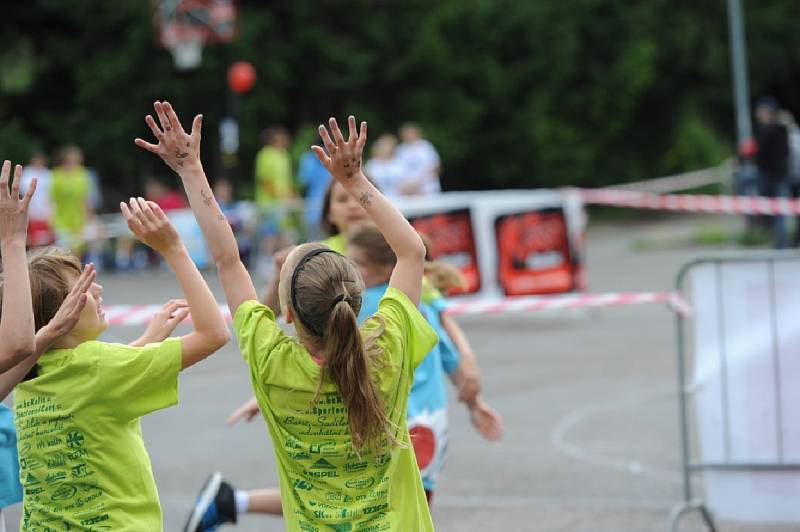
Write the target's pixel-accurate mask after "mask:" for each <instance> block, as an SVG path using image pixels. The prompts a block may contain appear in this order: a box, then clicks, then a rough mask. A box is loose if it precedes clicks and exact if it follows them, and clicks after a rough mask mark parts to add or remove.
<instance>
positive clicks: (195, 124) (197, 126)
mask: <svg viewBox="0 0 800 532" xmlns="http://www.w3.org/2000/svg"><path fill="white" fill-rule="evenodd" d="M202 129H203V115H197V116H195V117H194V120H192V133H191V136H192V138H193V139H196V140H197V141H198V142H200V137H201V136H202V135H201V130H202Z"/></svg>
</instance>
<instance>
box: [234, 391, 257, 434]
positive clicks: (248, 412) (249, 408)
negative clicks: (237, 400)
mask: <svg viewBox="0 0 800 532" xmlns="http://www.w3.org/2000/svg"><path fill="white" fill-rule="evenodd" d="M259 412H261V408H260V407H259V406H258V401H257V400H256V398H255V397H252V398H250V399H248V400H247V401H245V402H244V403H242V405H241V406H240V407H239V408H237V409H236V410H234V411H233V412H231V415H230V416H228V420H227V421H226V422H225V424H226V425H228V426H229V427H230V426H232V425H235V424H236V422H237V421H239V420H240V419H242V418H244V420H245V421H247V422H248V423H250V422H251V421H253V418H254V417H256V416H257V415H258V413H259Z"/></svg>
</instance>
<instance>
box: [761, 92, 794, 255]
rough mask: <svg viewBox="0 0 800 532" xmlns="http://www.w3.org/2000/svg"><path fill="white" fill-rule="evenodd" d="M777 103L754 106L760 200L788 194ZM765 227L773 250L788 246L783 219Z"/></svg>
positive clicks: (786, 158) (785, 136)
mask: <svg viewBox="0 0 800 532" xmlns="http://www.w3.org/2000/svg"><path fill="white" fill-rule="evenodd" d="M779 110H780V105H779V104H778V101H777V100H776V99H775V98H773V97H771V96H766V97H764V98H761V99H760V100H759V101H758V103H757V104H756V110H755V114H756V131H755V136H756V143H757V144H758V152H757V153H756V166H757V167H758V188H759V190H758V192H759V194H760V195H761V196H767V197H771V198H774V197H786V196H787V195H788V194H787V193H788V185H789V182H788V165H789V134H788V132H787V130H786V127H785V126H784V125H783V124H781V123H780V122H779V121H778V111H779ZM768 218H771V220H769V219H765V225H767V226H769V225H771V226H772V230H773V233H774V236H775V247H776V248H785V247H787V245H788V236H787V231H786V217H785V216H771V217H768Z"/></svg>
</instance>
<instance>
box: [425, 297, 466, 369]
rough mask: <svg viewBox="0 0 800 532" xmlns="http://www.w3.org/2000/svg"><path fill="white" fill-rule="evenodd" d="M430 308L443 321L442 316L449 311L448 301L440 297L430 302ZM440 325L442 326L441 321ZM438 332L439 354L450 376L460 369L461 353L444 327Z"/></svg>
mask: <svg viewBox="0 0 800 532" xmlns="http://www.w3.org/2000/svg"><path fill="white" fill-rule="evenodd" d="M428 306H429V307H431V309H433V311H434V312H436V313H437V314H439V319H441V314H443V313H444V312H445V311H446V310H447V300H446V299H445V298H444V297H441V296H439V297H437V298H435V299H434V300H433V301H431V302H429V303H428ZM439 323H440V324H441V321H440V322H439ZM437 332H438V334H439V352H440V353H441V355H442V367H443V368H444V370H445V371H446V372H447V373H448V374H452V373H453V372H455V370H457V369H458V364H459V362H460V361H461V353H459V351H458V349H457V348H456V345H455V344H454V343H453V339H452V338H450V335H449V334H447V331H446V330H445V329H444V327H441V326H440V327H439V330H438V331H437Z"/></svg>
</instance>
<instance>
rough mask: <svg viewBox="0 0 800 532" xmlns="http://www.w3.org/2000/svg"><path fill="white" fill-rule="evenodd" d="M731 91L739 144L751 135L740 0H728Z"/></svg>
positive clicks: (748, 90)
mask: <svg viewBox="0 0 800 532" xmlns="http://www.w3.org/2000/svg"><path fill="white" fill-rule="evenodd" d="M728 25H729V26H730V48H731V63H732V65H733V93H734V96H735V98H736V129H737V132H738V137H739V139H738V140H739V145H741V143H742V141H744V140H746V139H749V138H751V137H752V136H753V126H752V123H751V121H750V89H749V87H748V84H747V53H746V51H745V50H746V43H745V35H744V22H743V19H742V2H741V0H728Z"/></svg>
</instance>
